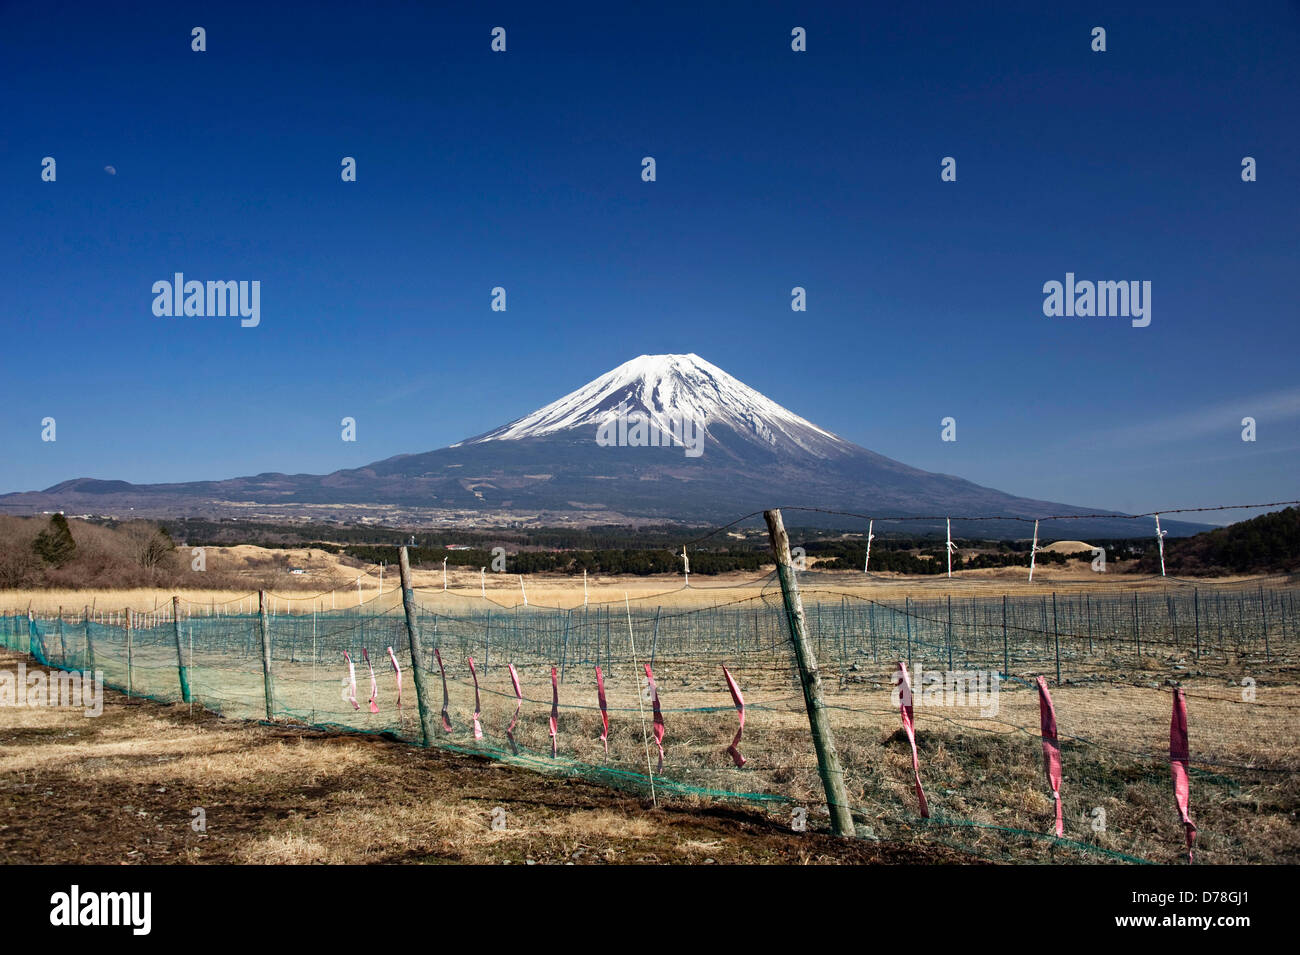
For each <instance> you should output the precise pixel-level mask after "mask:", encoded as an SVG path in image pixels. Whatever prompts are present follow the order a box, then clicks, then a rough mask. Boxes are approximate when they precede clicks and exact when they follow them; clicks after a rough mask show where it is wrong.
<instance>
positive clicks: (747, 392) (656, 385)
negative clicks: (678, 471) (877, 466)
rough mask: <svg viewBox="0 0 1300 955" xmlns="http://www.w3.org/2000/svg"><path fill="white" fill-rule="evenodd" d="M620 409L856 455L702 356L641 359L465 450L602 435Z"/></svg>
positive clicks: (774, 443)
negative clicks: (579, 433) (561, 435)
mask: <svg viewBox="0 0 1300 955" xmlns="http://www.w3.org/2000/svg"><path fill="white" fill-rule="evenodd" d="M620 408H622V409H624V410H625V411H626V412H627V413H628V414H632V413H636V412H640V413H642V414H645V415H647V416H649V418H650V419H651V420H652V421H653V422H655V423H656V424H658V425H660V426H661V427H666V426H668V425H669V423H670V422H671V421H672V420H673V419H676V420H679V421H681V420H690V421H695V422H697V423H698V424H699V425H700V426H701V427H702V428H703V430H704V432H705V434H707V435H709V436H711V437H713V438H715V440H716V438H717V429H718V428H719V426H723V427H726V428H730V429H731V430H732V431H734V432H735V433H736V434H738V435H739V436H741V437H742V438H744V439H746V440H748V441H751V442H754V443H757V444H761V445H765V446H767V447H769V448H772V449H777V450H785V451H789V452H797V453H803V454H812V455H815V456H817V457H830V456H832V455H836V454H843V453H845V452H846V451H849V450H850V449H852V448H853V445H852V444H850V443H849V442H847V441H844V440H843V439H842V438H839V437H837V436H836V435H834V434H832V433H831V432H829V431H826V430H825V429H823V428H819V427H817V425H815V424H813V423H812V422H811V421H807V420H805V419H803V418H801V417H799V416H798V415H797V414H795V413H794V412H792V411H788V410H787V409H785V408H783V407H781V406H780V405H779V404H777V403H776V402H775V401H772V400H771V399H770V398H768V397H766V396H764V395H762V394H760V393H759V392H757V391H755V390H754V389H753V388H750V387H749V386H748V385H746V384H744V383H743V382H741V381H739V380H738V379H736V378H734V377H732V376H731V375H729V374H727V373H726V372H725V371H723V370H722V369H721V368H719V367H718V366H717V365H714V364H711V363H710V362H707V361H705V360H704V359H703V358H701V357H700V356H699V355H695V354H690V355H641V356H640V357H638V358H633V359H632V360H631V361H627V362H624V363H623V364H621V365H619V366H618V367H617V368H615V369H613V370H612V371H609V372H606V373H605V374H603V375H601V376H600V377H599V378H597V379H595V380H594V381H591V382H589V383H587V384H586V385H583V386H582V387H581V388H579V389H578V390H576V391H573V392H570V393H569V394H567V395H565V396H564V397H563V398H560V399H559V400H558V401H553V402H551V403H550V404H549V405H546V406H545V407H542V408H539V409H538V410H536V411H534V412H533V413H532V414H530V415H526V416H524V417H522V418H520V419H518V420H517V421H512V422H511V423H510V424H507V425H504V426H503V427H500V428H497V429H496V430H494V431H489V432H488V433H487V434H484V435H480V436H479V437H477V438H471V439H470V440H468V441H464V442H461V444H479V443H482V442H485V441H518V440H522V439H524V438H536V437H541V436H543V435H549V434H555V433H556V432H561V431H571V430H575V429H578V428H582V429H584V430H585V429H588V428H595V427H598V426H599V425H600V424H601V423H602V422H604V421H606V420H608V419H610V418H613V417H616V416H617V415H618V414H619V410H620ZM458 446H459V445H452V447H458Z"/></svg>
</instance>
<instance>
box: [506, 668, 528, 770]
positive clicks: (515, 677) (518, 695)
mask: <svg viewBox="0 0 1300 955" xmlns="http://www.w3.org/2000/svg"><path fill="white" fill-rule="evenodd" d="M510 682H511V684H512V685H513V686H514V688H515V715H514V716H512V717H510V725H509V726H507V727H506V739H508V740H509V741H510V751H511V752H512V753H514V754H515V755H516V756H518V755H519V747H518V745H516V744H515V724H516V723H518V722H519V711H520V710H521V709H522V708H523V705H524V691H523V690H521V689H520V688H519V674H518V673H516V672H515V665H514V664H513V663H511V664H510Z"/></svg>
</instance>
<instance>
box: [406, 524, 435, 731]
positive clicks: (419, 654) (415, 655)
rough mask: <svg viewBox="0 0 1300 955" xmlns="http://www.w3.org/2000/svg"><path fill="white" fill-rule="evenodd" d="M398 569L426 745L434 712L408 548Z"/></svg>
mask: <svg viewBox="0 0 1300 955" xmlns="http://www.w3.org/2000/svg"><path fill="white" fill-rule="evenodd" d="M398 569H399V570H400V571H401V574H402V608H403V609H404V610H405V611H406V638H407V640H408V641H409V643H410V645H411V673H412V675H413V676H414V677H415V703H416V706H417V708H418V709H419V711H420V733H421V735H422V736H423V738H424V745H425V746H429V745H432V743H433V714H432V713H431V712H430V711H429V705H428V702H427V700H428V699H429V693H428V691H427V690H426V689H425V687H424V653H423V651H422V650H421V649H420V625H419V621H418V620H417V619H416V616H415V588H414V587H412V586H411V561H410V558H409V557H407V555H406V548H405V547H403V548H402V549H401V550H399V551H398Z"/></svg>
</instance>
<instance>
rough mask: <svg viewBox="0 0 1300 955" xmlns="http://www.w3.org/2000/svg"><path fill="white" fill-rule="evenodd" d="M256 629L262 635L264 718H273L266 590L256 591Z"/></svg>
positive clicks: (273, 700)
mask: <svg viewBox="0 0 1300 955" xmlns="http://www.w3.org/2000/svg"><path fill="white" fill-rule="evenodd" d="M257 618H258V630H259V631H261V635H262V686H263V688H264V689H265V692H266V718H267V719H268V720H271V719H275V683H274V682H273V681H272V679H271V630H270V627H268V626H267V620H266V591H265V590H259V591H258V592H257Z"/></svg>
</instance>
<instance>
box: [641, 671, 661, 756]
mask: <svg viewBox="0 0 1300 955" xmlns="http://www.w3.org/2000/svg"><path fill="white" fill-rule="evenodd" d="M645 678H646V680H648V681H649V683H650V699H651V701H652V702H653V704H654V711H655V745H656V746H658V747H659V767H658V768H657V769H656V770H655V772H656V773H662V772H663V771H664V713H663V710H661V709H660V708H659V687H657V686H655V675H654V674H653V673H651V672H650V664H648V663H647V664H645Z"/></svg>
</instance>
